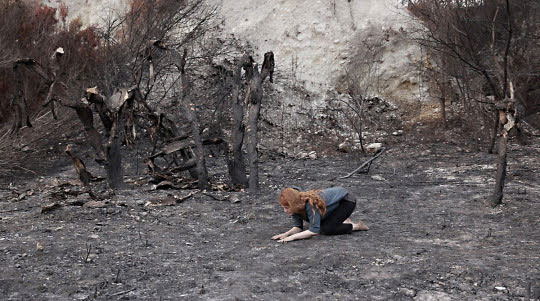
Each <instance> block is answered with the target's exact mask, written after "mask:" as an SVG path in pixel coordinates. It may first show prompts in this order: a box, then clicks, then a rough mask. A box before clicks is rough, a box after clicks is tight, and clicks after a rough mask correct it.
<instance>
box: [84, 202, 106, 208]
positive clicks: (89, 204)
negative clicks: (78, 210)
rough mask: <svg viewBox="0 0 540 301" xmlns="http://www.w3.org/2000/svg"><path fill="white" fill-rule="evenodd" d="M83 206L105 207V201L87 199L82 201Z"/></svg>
mask: <svg viewBox="0 0 540 301" xmlns="http://www.w3.org/2000/svg"><path fill="white" fill-rule="evenodd" d="M83 207H85V208H103V207H107V202H105V201H89V202H86V203H84V205H83Z"/></svg>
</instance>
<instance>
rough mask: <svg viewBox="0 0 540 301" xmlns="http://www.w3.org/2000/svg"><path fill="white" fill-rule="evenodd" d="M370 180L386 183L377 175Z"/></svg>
mask: <svg viewBox="0 0 540 301" xmlns="http://www.w3.org/2000/svg"><path fill="white" fill-rule="evenodd" d="M371 178H372V179H373V180H375V181H386V179H385V178H383V177H381V176H379V175H374V176H371Z"/></svg>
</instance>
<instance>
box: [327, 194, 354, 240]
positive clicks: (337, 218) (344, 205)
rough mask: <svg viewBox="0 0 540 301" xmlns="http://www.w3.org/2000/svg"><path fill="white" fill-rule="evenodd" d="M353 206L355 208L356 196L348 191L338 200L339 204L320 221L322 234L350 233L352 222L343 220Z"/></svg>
mask: <svg viewBox="0 0 540 301" xmlns="http://www.w3.org/2000/svg"><path fill="white" fill-rule="evenodd" d="M354 208H356V198H355V197H354V196H353V195H351V194H350V193H348V194H347V195H346V196H345V197H344V198H343V199H342V200H341V201H340V202H339V206H338V207H337V208H336V209H335V210H334V211H332V212H331V213H330V215H328V216H326V217H325V219H324V220H323V221H321V233H322V234H324V235H340V234H351V233H352V229H353V226H352V224H344V223H343V222H344V221H345V220H346V219H347V218H348V217H349V216H351V214H352V213H353V211H354Z"/></svg>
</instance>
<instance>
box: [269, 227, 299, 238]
mask: <svg viewBox="0 0 540 301" xmlns="http://www.w3.org/2000/svg"><path fill="white" fill-rule="evenodd" d="M299 232H302V229H300V228H299V227H292V228H291V230H289V231H287V232H285V233H281V234H278V235H274V236H272V239H274V240H276V239H284V238H285V237H287V236H290V235H293V234H296V233H299Z"/></svg>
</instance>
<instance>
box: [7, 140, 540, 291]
mask: <svg viewBox="0 0 540 301" xmlns="http://www.w3.org/2000/svg"><path fill="white" fill-rule="evenodd" d="M539 157H540V147H539V144H538V143H536V144H532V145H528V146H519V147H516V146H514V147H512V149H511V150H510V152H509V165H508V178H507V185H506V188H505V198H504V204H503V205H502V206H499V207H497V208H490V207H487V206H486V205H485V203H484V200H485V199H486V198H487V197H488V196H489V195H490V194H491V193H492V191H493V189H494V175H495V164H494V162H495V157H494V155H487V154H485V153H479V152H466V151H463V150H462V149H460V148H458V147H456V146H451V145H446V144H439V143H437V144H431V145H427V146H426V145H424V146H422V147H421V148H420V149H418V148H415V149H413V148H408V147H405V146H392V147H391V148H390V149H388V150H387V151H386V152H385V153H384V154H383V155H382V156H381V157H379V158H378V159H377V160H375V161H374V163H373V165H372V166H371V169H370V171H369V173H367V174H356V175H354V176H352V177H350V178H347V179H342V180H335V179H334V180H332V179H333V178H335V177H336V176H342V175H345V174H347V173H348V172H350V171H352V170H353V169H355V168H356V167H357V166H359V165H361V163H363V162H364V161H366V160H367V159H368V158H366V157H361V156H357V155H352V154H343V155H340V156H332V157H327V158H319V159H317V160H310V159H303V160H298V159H292V158H283V157H281V158H280V157H276V158H268V157H265V158H264V159H263V161H262V163H261V164H262V172H261V182H262V183H261V187H262V192H261V194H260V195H257V196H253V195H250V194H249V193H247V192H242V191H240V192H238V191H237V192H234V191H226V189H225V190H219V189H220V188H224V187H226V186H224V185H220V184H219V183H220V181H221V179H222V178H224V177H225V173H226V169H225V167H224V164H222V163H220V161H211V162H210V173H211V175H212V177H213V182H214V185H213V187H214V188H215V189H216V190H214V191H208V192H205V193H203V192H200V191H198V190H196V189H182V190H172V189H168V190H154V189H153V187H152V184H148V176H147V175H145V174H144V173H143V172H141V170H139V175H136V174H134V173H133V172H130V173H128V174H127V175H126V182H127V186H126V187H125V189H122V190H119V191H116V192H114V193H112V192H110V191H107V190H106V189H105V188H103V187H104V185H105V183H104V182H101V183H94V184H92V187H91V189H92V190H91V193H88V192H87V188H84V187H81V186H79V185H77V182H76V181H74V180H75V179H76V174H75V171H74V170H73V168H72V167H71V166H65V165H64V166H62V167H59V168H58V169H57V170H56V171H55V173H53V174H51V175H49V176H45V177H38V178H34V179H21V180H18V179H17V178H13V179H11V182H12V185H9V186H2V187H1V188H0V266H1V274H0V299H2V300H529V299H530V300H533V299H538V298H540V231H539V229H540V224H539V221H540V217H539V213H540V181H539V176H538V171H539V170H540V161H539V160H538V158H539ZM64 159H65V158H64ZM132 170H133V168H132ZM93 171H96V170H93ZM291 185H296V186H300V187H302V188H304V189H313V188H325V187H329V186H337V185H340V186H343V187H345V188H347V189H349V190H350V191H351V192H353V193H355V194H356V195H357V196H358V198H359V203H358V206H357V210H356V211H355V213H353V216H352V218H353V220H356V219H359V218H360V219H362V220H364V221H365V222H366V224H367V225H368V226H369V227H370V230H369V231H367V232H355V233H353V234H352V235H344V236H331V237H329V236H317V237H315V238H312V239H308V240H303V241H295V242H290V243H287V244H279V243H277V242H275V241H273V240H271V239H270V237H271V236H272V235H274V234H277V233H280V232H283V231H286V230H288V229H289V228H290V226H291V224H290V220H289V217H288V216H287V215H286V214H284V213H283V211H282V209H281V208H280V207H279V205H278V204H277V201H276V200H277V195H278V193H279V191H280V189H282V188H283V187H286V186H291ZM190 194H191V197H189V198H187V199H186V200H184V201H182V199H183V198H184V197H186V196H188V195H190ZM171 200H172V201H171ZM165 205H169V206H165Z"/></svg>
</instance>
